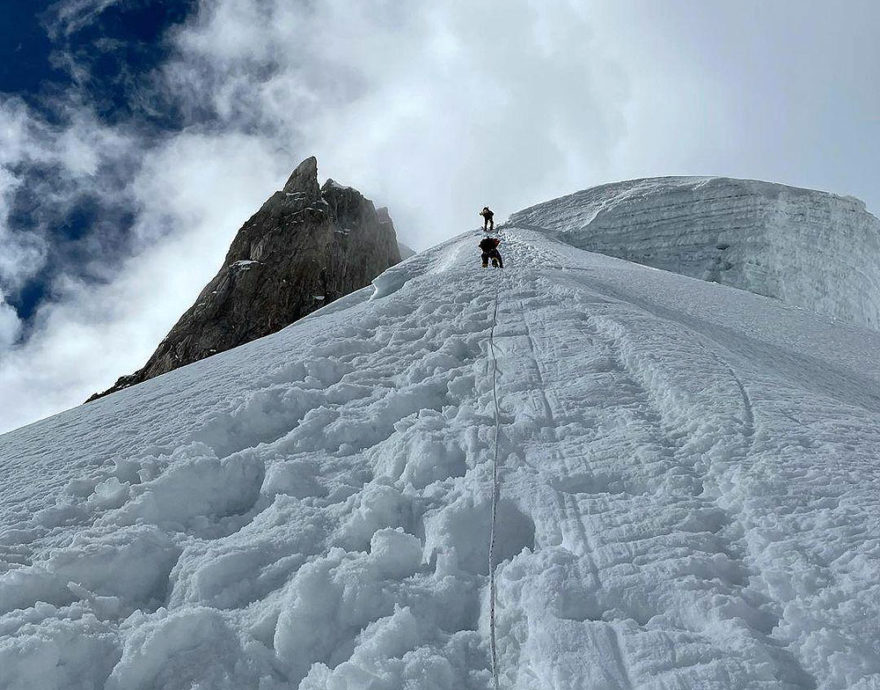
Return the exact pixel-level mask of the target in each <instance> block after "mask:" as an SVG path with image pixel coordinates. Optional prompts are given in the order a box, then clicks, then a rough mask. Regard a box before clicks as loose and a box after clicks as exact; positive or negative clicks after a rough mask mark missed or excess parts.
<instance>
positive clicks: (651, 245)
mask: <svg viewBox="0 0 880 690" xmlns="http://www.w3.org/2000/svg"><path fill="white" fill-rule="evenodd" d="M511 223H512V224H513V225H519V226H523V227H532V228H535V229H543V230H546V231H551V232H553V233H556V234H557V235H558V237H559V238H560V239H562V240H563V241H565V242H568V243H570V244H572V245H573V246H576V247H579V248H581V249H587V250H589V251H594V252H600V253H602V254H607V255H609V256H616V257H619V258H622V259H627V260H629V261H637V262H639V263H641V264H645V265H647V266H653V267H655V268H662V269H664V270H667V271H674V272H676V273H681V274H683V275H687V276H691V277H693V278H700V279H702V280H708V281H712V282H716V283H721V284H723V285H730V286H732V287H736V288H740V289H743V290H749V291H750V292H754V293H756V294H759V295H766V296H769V297H776V298H778V299H781V300H782V301H784V302H786V303H788V304H793V305H797V306H801V307H805V308H807V309H810V310H812V311H814V312H816V313H819V314H825V315H828V316H832V317H834V318H838V319H843V320H847V321H850V322H854V323H857V324H860V325H863V326H868V327H870V328H873V329H875V330H876V329H880V220H878V219H877V218H875V217H874V216H873V215H871V214H870V213H868V212H867V211H866V210H865V205H864V203H862V202H861V201H859V200H858V199H855V198H853V197H841V196H837V195H834V194H827V193H824V192H817V191H812V190H807V189H798V188H796V187H787V186H784V185H780V184H771V183H767V182H758V181H754V180H734V179H729V178H721V177H662V178H653V179H643V180H632V181H628V182H619V183H615V184H608V185H602V186H600V187H594V188H592V189H587V190H584V191H581V192H577V193H575V194H572V195H570V196H566V197H562V198H560V199H555V200H553V201H548V202H546V203H542V204H538V205H537V206H533V207H531V208H528V209H526V210H524V211H520V212H519V213H516V214H514V215H513V216H512V217H511Z"/></svg>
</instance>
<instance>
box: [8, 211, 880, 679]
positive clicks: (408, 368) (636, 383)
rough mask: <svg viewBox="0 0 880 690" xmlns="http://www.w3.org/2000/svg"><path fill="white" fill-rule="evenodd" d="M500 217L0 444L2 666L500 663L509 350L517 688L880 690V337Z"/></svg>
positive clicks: (205, 669) (505, 618)
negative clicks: (497, 224)
mask: <svg viewBox="0 0 880 690" xmlns="http://www.w3.org/2000/svg"><path fill="white" fill-rule="evenodd" d="M502 234H503V238H504V242H503V244H502V247H501V250H502V253H503V255H504V259H505V265H506V266H507V268H506V269H504V270H503V271H501V270H493V269H488V270H482V269H481V268H479V252H478V250H477V248H476V244H477V242H478V241H479V237H478V236H477V235H476V234H475V233H468V234H466V235H463V236H461V237H459V238H456V239H454V240H450V241H449V242H447V243H445V244H444V245H441V246H440V247H437V248H435V249H432V250H430V251H428V252H425V253H423V254H419V255H416V256H414V257H412V258H411V259H409V260H408V261H406V262H405V263H403V264H401V265H399V266H397V267H395V268H393V269H391V270H389V271H388V272H386V273H385V274H383V276H381V277H380V278H378V279H377V280H376V283H375V288H374V289H368V290H362V291H360V292H357V293H354V294H353V295H350V296H348V297H346V298H343V299H341V300H338V301H337V302H335V303H333V304H331V305H328V306H327V307H325V308H324V309H322V310H320V311H319V312H315V313H314V314H313V315H311V316H309V317H307V318H306V319H304V320H302V321H300V322H298V323H296V324H294V325H293V326H291V327H289V328H287V329H285V330H283V331H281V332H279V333H277V334H275V335H273V336H269V337H267V338H263V339H261V340H259V341H256V342H254V343H251V344H248V345H246V346H243V347H241V348H238V349H236V350H233V351H230V352H227V353H223V354H221V355H218V356H215V357H212V358H210V359H208V360H204V361H201V362H198V363H196V364H194V365H191V366H189V367H185V368H183V369H180V370H178V371H175V372H172V373H170V374H167V375H165V376H162V377H159V378H157V379H154V380H152V381H148V382H147V383H145V384H142V385H140V386H137V387H134V388H132V389H128V390H125V391H122V392H120V393H117V394H115V395H113V396H110V397H108V398H106V399H102V400H99V401H96V402H95V403H92V404H90V405H87V406H84V407H81V408H78V409H75V410H71V411H69V412H66V413H63V414H61V415H58V416H56V417H53V418H51V419H49V420H45V421H43V422H40V423H38V424H36V425H32V426H30V427H26V428H24V429H21V430H18V431H16V432H12V433H10V434H6V435H4V436H2V437H0V462H2V466H3V468H4V478H5V482H4V484H3V486H2V487H0V511H2V512H0V515H2V526H0V565H2V571H0V573H2V574H0V669H3V671H2V680H0V685H2V687H8V688H26V687H43V688H55V687H57V688H71V687H82V688H86V687H107V688H111V689H112V688H126V689H128V688H154V687H155V688H190V687H193V686H194V685H195V684H200V685H201V687H211V688H242V687H260V688H263V689H270V688H301V689H303V690H306V689H314V690H317V689H318V688H321V689H323V688H368V687H369V688H408V687H411V688H415V687H418V688H438V689H440V688H448V689H450V690H451V689H453V688H455V689H460V688H473V689H477V688H480V689H484V688H490V687H492V686H493V679H492V673H491V663H490V654H489V637H490V634H489V633H490V631H489V573H488V560H487V549H488V544H489V529H490V517H491V507H492V493H493V459H494V457H495V407H494V395H493V367H495V366H497V369H496V370H495V373H494V375H495V386H496V390H495V392H496V393H497V400H498V405H499V420H500V427H499V434H498V447H497V450H498V453H497V457H498V467H497V471H498V477H499V480H500V494H499V500H498V504H497V520H496V535H495V551H494V561H495V563H496V566H495V579H496V583H497V602H496V623H497V630H496V634H497V652H498V673H499V679H500V686H501V687H503V688H521V689H522V690H526V689H528V690H545V689H546V690H549V689H551V688H552V689H569V688H570V689H572V690H574V689H579V688H597V689H599V688H602V689H607V688H694V687H699V688H730V687H737V688H768V689H769V688H774V689H775V688H873V687H880V651H878V649H877V648H876V640H877V639H880V624H878V622H877V620H878V617H877V616H876V612H877V611H878V610H880V585H878V583H877V582H876V573H877V572H880V563H878V558H880V550H878V544H880V510H878V507H880V506H878V503H880V499H878V495H880V492H878V488H880V476H878V475H880V469H878V464H877V462H876V458H877V457H880V432H878V431H877V429H878V428H880V424H878V422H880V402H878V401H880V383H878V381H880V372H878V370H877V368H876V363H874V362H873V359H872V357H871V356H869V355H868V353H872V352H876V349H877V347H878V346H880V334H877V333H874V332H871V331H867V330H861V329H858V328H850V327H846V326H841V325H840V324H835V323H832V322H829V321H826V320H823V319H821V318H819V317H816V316H813V315H810V314H808V313H805V312H803V311H799V310H796V309H793V308H791V307H786V306H785V305H782V304H781V303H779V302H776V301H773V300H768V299H764V298H760V297H757V296H755V295H751V294H749V293H745V292H740V291H737V290H733V289H730V288H724V287H720V286H717V285H712V284H708V283H702V282H700V281H696V280H692V279H689V278H684V277H681V276H677V275H673V274H670V273H664V272H661V271H656V270H653V269H649V268H646V267H642V266H637V265H635V264H630V263H627V262H624V261H620V260H616V259H611V258H608V257H602V256H599V255H595V254H589V253H586V252H583V251H580V250H577V249H574V248H571V247H568V246H566V245H563V244H560V243H558V242H556V241H554V240H552V239H549V238H548V237H546V236H544V235H541V234H540V233H537V232H535V231H532V230H527V229H524V228H515V227H509V228H506V229H505V230H504V231H503V233H502ZM496 295H497V305H496ZM496 306H497V310H496ZM493 319H494V323H495V329H494V338H493V341H492V342H493V344H494V356H495V362H494V363H493V360H492V357H491V353H490V340H489V338H490V333H491V331H492V325H493Z"/></svg>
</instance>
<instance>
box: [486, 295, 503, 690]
mask: <svg viewBox="0 0 880 690" xmlns="http://www.w3.org/2000/svg"><path fill="white" fill-rule="evenodd" d="M498 285H499V284H498V282H496V283H495V309H494V312H493V314H492V329H491V331H490V332H489V351H490V353H491V356H492V401H493V403H494V406H495V440H494V445H495V450H494V454H493V457H492V520H491V524H490V528H489V645H490V648H491V651H492V676H493V678H494V679H495V690H499V687H500V685H499V677H498V649H497V641H496V632H495V599H496V585H495V525H496V522H497V518H498V497H499V494H500V493H501V485H500V482H499V479H498V447H499V444H498V438H499V432H500V429H501V415H500V413H499V409H498V387H497V381H498V357H497V355H496V354H495V327H496V326H497V325H498V295H499V292H500V291H499V287H498Z"/></svg>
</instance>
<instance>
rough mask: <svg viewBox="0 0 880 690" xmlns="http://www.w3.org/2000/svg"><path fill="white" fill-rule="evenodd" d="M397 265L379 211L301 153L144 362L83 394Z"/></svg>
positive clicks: (241, 337) (384, 214)
mask: <svg viewBox="0 0 880 690" xmlns="http://www.w3.org/2000/svg"><path fill="white" fill-rule="evenodd" d="M399 261H400V251H399V248H398V244H397V236H396V234H395V231H394V224H393V223H392V222H391V217H390V216H389V215H388V211H387V209H381V211H376V208H375V207H374V206H373V202H372V201H370V200H369V199H367V198H365V197H364V196H363V195H362V194H361V193H360V192H359V191H357V190H356V189H354V188H352V187H345V186H343V185H340V184H338V183H337V182H334V181H333V180H327V182H326V183H325V184H324V185H323V187H322V186H319V184H318V161H317V160H316V159H315V157H314V156H312V157H310V158H307V159H305V160H304V161H303V162H302V163H300V164H299V165H298V166H297V168H296V169H295V170H294V171H293V173H292V174H291V176H290V178H288V180H287V182H286V184H285V185H284V187H283V188H282V189H281V191H278V192H275V193H274V194H273V195H272V196H271V197H269V199H268V200H267V201H266V202H265V203H264V204H263V206H262V208H260V210H259V211H258V212H257V213H256V214H254V215H253V216H252V217H251V218H250V219H248V221H247V222H246V223H245V224H244V225H243V226H242V227H241V229H240V230H239V231H238V234H237V235H236V236H235V239H234V240H233V241H232V244H231V245H230V247H229V252H228V253H227V254H226V259H225V260H224V262H223V266H222V267H221V268H220V271H219V272H218V273H217V275H216V276H214V279H213V280H211V282H210V283H208V285H206V286H205V288H204V289H203V290H202V292H201V294H200V295H199V297H198V299H197V300H196V303H195V304H194V305H193V306H192V307H190V308H189V310H187V312H186V313H185V314H184V315H183V316H181V317H180V320H179V321H178V322H177V323H176V324H175V325H174V327H173V328H172V329H171V331H170V332H169V333H168V335H167V336H166V337H165V339H164V340H163V341H162V342H161V343H160V344H159V347H158V348H157V349H156V351H155V352H154V353H153V355H152V357H150V359H149V360H148V361H147V363H146V365H144V367H143V368H142V369H140V370H138V371H136V372H135V373H134V374H130V375H128V376H123V377H121V378H120V379H119V380H118V381H117V382H116V384H115V385H114V386H113V387H112V388H110V389H109V390H107V391H104V392H103V393H98V394H95V395H93V396H92V397H91V398H89V400H93V399H95V398H98V397H101V396H103V395H107V394H108V393H112V392H114V391H117V390H120V389H122V388H127V387H128V386H131V385H133V384H136V383H140V382H141V381H145V380H147V379H149V378H152V377H154V376H158V375H160V374H164V373H165V372H167V371H171V370H172V369H176V368H177V367H181V366H184V365H186V364H190V363H192V362H195V361H197V360H199V359H203V358H204V357H208V356H210V355H213V354H216V353H218V352H223V351H224V350H228V349H230V348H233V347H236V346H238V345H242V344H244V343H246V342H249V341H251V340H254V339H256V338H260V337H262V336H264V335H268V334H269V333H273V332H275V331H277V330H280V329H281V328H284V327H285V326H287V325H289V324H291V323H293V322H294V321H296V320H297V319H300V318H302V317H303V316H305V315H306V314H308V313H310V312H312V311H314V310H315V309H318V308H320V307H322V306H324V305H325V304H329V303H330V302H332V301H333V300H335V299H338V298H339V297H342V296H344V295H347V294H348V293H349V292H353V291H354V290H357V289H359V288H362V287H364V286H366V285H369V283H370V281H371V280H372V279H373V278H375V277H376V276H377V275H379V274H380V273H382V272H383V271H384V270H385V269H387V268H389V267H390V266H393V265H394V264H396V263H398V262H399Z"/></svg>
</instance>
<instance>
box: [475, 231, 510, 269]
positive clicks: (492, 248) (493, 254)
mask: <svg viewBox="0 0 880 690" xmlns="http://www.w3.org/2000/svg"><path fill="white" fill-rule="evenodd" d="M499 244H501V240H499V239H498V238H497V237H484V238H483V239H482V240H481V241H480V250H481V251H482V252H483V254H482V256H481V257H480V258H481V259H482V260H483V268H486V267H487V266H488V265H489V259H492V265H493V266H495V267H496V268H504V261H503V260H502V259H501V254H499V253H498V245H499Z"/></svg>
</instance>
